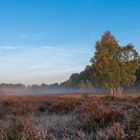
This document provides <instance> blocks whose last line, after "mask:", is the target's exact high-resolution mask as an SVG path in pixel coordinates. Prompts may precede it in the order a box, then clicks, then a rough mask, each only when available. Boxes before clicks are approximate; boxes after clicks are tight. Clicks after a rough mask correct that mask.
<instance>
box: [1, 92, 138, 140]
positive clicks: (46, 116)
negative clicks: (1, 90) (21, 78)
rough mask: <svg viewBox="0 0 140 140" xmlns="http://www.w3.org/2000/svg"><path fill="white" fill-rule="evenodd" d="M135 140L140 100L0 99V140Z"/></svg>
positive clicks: (80, 97) (101, 97)
mask: <svg viewBox="0 0 140 140" xmlns="http://www.w3.org/2000/svg"><path fill="white" fill-rule="evenodd" d="M49 139H50V140H55V139H56V140H67V139H68V140H90V139H91V140H94V139H95V140H111V139H114V140H127V139H128V140H131V139H135V140H139V139H140V96H139V95H136V94H135V95H133V94H129V95H124V96H105V95H99V96H96V95H95V94H94V95H91V94H90V95H88V96H83V95H76V94H75V95H66V96H12V95H11V96H0V140H49Z"/></svg>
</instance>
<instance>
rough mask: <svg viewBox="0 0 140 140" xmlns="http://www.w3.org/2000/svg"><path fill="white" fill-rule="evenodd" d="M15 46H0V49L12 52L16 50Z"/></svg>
mask: <svg viewBox="0 0 140 140" xmlns="http://www.w3.org/2000/svg"><path fill="white" fill-rule="evenodd" d="M16 48H17V47H16V46H0V49H4V50H14V49H16Z"/></svg>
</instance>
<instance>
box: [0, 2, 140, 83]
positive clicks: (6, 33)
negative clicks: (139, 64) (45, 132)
mask: <svg viewBox="0 0 140 140" xmlns="http://www.w3.org/2000/svg"><path fill="white" fill-rule="evenodd" d="M108 30H110V31H111V32H112V34H113V35H114V36H115V37H116V38H117V40H118V41H119V43H120V44H121V45H126V44H127V43H132V44H133V45H134V46H135V48H136V49H137V50H138V51H139V52H140V46H139V44H140V42H139V41H140V1H139V0H0V63H1V65H0V83H2V82H4V83H19V82H20V83H24V84H33V83H37V84H41V83H48V84H50V83H54V82H61V81H64V80H66V79H68V78H69V76H70V75H71V74H72V73H74V72H80V71H81V70H83V69H84V67H85V66H86V65H87V64H89V60H90V57H91V56H92V55H93V54H94V46H95V41H96V40H99V39H100V38H101V35H102V34H103V33H104V32H105V31H108Z"/></svg>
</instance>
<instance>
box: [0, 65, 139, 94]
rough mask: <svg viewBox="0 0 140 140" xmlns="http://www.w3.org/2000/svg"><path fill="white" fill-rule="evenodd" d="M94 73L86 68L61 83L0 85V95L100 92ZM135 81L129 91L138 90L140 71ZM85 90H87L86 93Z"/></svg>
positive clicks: (89, 67)
mask: <svg viewBox="0 0 140 140" xmlns="http://www.w3.org/2000/svg"><path fill="white" fill-rule="evenodd" d="M93 73H94V69H93V67H91V66H86V68H85V70H83V71H82V72H80V73H73V74H72V75H71V76H70V77H69V79H68V80H66V81H64V82H62V83H60V84H59V83H54V84H49V85H48V84H45V83H43V84H41V85H37V84H33V85H29V86H25V85H24V84H5V83H2V84H0V94H3V93H4V94H6V93H9V94H10V93H11V94H13V93H14V94H15V93H17V94H19V93H21V94H22V93H23V94H25V93H27V94H31V93H34V94H38V93H41V94H46V93H50V94H51V93H74V92H75V93H77V92H82V91H83V92H84V90H85V91H86V92H94V91H95V92H97V91H98V92H102V91H101V89H98V88H97V87H96V89H95V86H94V84H95V83H96V81H95V80H94V79H93V78H92V77H93ZM136 77H137V79H136V81H135V83H134V85H133V86H131V87H130V88H129V89H133V90H136V88H137V89H139V88H140V69H139V70H137V72H136ZM87 89H89V90H88V91H87Z"/></svg>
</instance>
